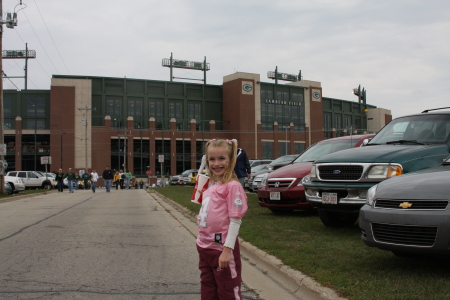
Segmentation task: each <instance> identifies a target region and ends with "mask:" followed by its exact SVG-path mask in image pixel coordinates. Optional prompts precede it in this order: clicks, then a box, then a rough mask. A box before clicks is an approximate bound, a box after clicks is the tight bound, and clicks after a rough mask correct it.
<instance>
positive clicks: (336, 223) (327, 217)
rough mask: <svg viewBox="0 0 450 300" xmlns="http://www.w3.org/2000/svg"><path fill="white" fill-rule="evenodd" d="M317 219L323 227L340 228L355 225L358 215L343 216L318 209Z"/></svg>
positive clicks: (342, 214)
mask: <svg viewBox="0 0 450 300" xmlns="http://www.w3.org/2000/svg"><path fill="white" fill-rule="evenodd" d="M319 217H320V220H321V221H322V223H323V225H325V226H328V227H342V226H351V225H353V224H355V222H356V220H357V219H358V214H344V213H339V212H335V211H328V210H325V209H323V208H319Z"/></svg>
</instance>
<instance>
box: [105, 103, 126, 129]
mask: <svg viewBox="0 0 450 300" xmlns="http://www.w3.org/2000/svg"><path fill="white" fill-rule="evenodd" d="M106 114H107V115H108V116H110V117H111V126H112V127H115V128H122V127H124V126H125V122H123V120H122V98H115V97H108V98H106Z"/></svg>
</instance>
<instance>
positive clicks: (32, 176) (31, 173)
mask: <svg viewBox="0 0 450 300" xmlns="http://www.w3.org/2000/svg"><path fill="white" fill-rule="evenodd" d="M28 178H39V176H37V175H36V174H35V173H33V172H29V173H28Z"/></svg>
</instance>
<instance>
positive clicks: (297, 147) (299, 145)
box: [294, 143, 305, 154]
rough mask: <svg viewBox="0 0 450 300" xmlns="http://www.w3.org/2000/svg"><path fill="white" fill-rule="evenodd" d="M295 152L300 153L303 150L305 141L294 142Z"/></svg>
mask: <svg viewBox="0 0 450 300" xmlns="http://www.w3.org/2000/svg"><path fill="white" fill-rule="evenodd" d="M294 147H295V154H300V153H302V152H303V151H305V143H294Z"/></svg>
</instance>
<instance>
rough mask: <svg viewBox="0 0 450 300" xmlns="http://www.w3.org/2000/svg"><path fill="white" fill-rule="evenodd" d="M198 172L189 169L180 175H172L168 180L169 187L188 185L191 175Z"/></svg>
mask: <svg viewBox="0 0 450 300" xmlns="http://www.w3.org/2000/svg"><path fill="white" fill-rule="evenodd" d="M196 172H198V170H197V169H189V170H186V171H184V172H183V173H181V174H180V175H174V176H172V177H171V178H170V180H169V184H170V185H186V184H190V181H191V177H192V173H196Z"/></svg>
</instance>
